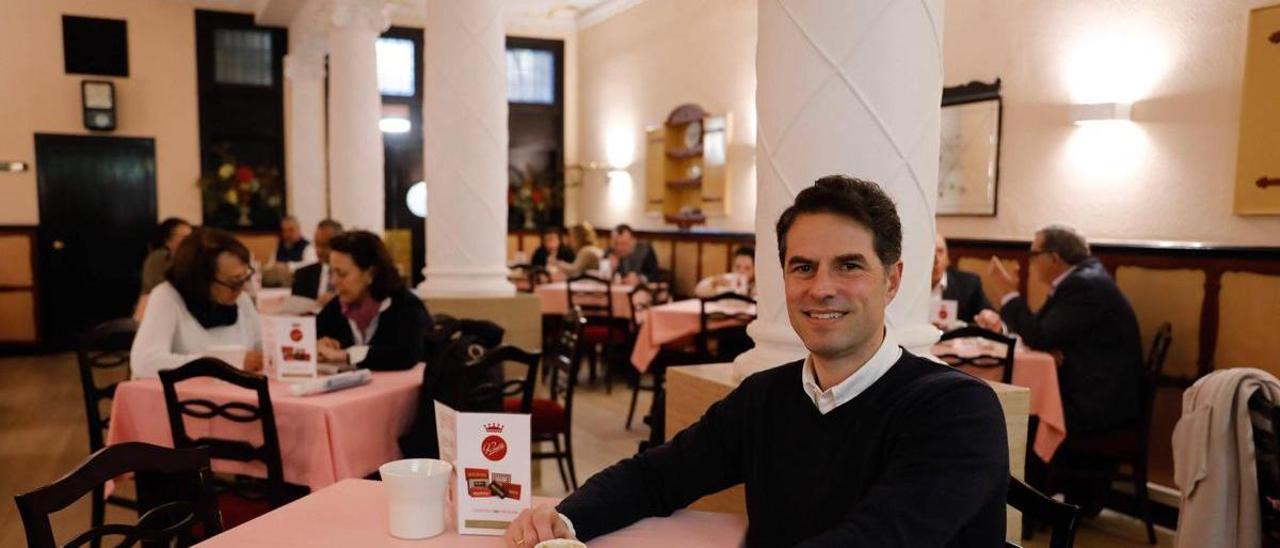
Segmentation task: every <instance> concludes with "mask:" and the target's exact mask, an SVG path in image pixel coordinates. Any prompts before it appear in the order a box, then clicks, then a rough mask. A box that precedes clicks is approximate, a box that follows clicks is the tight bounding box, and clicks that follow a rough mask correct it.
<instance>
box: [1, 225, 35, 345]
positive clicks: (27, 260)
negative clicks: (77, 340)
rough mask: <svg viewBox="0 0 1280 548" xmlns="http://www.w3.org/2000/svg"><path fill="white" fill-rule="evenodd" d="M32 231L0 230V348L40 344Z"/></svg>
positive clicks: (29, 228) (27, 229)
mask: <svg viewBox="0 0 1280 548" xmlns="http://www.w3.org/2000/svg"><path fill="white" fill-rule="evenodd" d="M36 242H37V239H36V227H34V226H0V347H4V348H26V347H36V346H38V345H39V344H40V321H39V320H40V302H39V295H40V289H39V285H40V282H39V280H40V277H39V275H38V271H37V267H36V245H38V244H37V243H36Z"/></svg>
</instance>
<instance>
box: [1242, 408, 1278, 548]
mask: <svg viewBox="0 0 1280 548" xmlns="http://www.w3.org/2000/svg"><path fill="white" fill-rule="evenodd" d="M1248 405H1249V422H1250V424H1251V427H1252V429H1253V446H1254V455H1255V463H1256V468H1257V471H1258V504H1259V506H1260V510H1261V513H1260V514H1259V515H1260V516H1261V517H1262V548H1275V547H1277V546H1280V402H1275V403H1273V402H1271V401H1269V400H1268V399H1267V396H1266V392H1265V391H1263V390H1259V391H1257V392H1254V393H1253V396H1250V397H1249V402H1248Z"/></svg>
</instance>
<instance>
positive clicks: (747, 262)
mask: <svg viewBox="0 0 1280 548" xmlns="http://www.w3.org/2000/svg"><path fill="white" fill-rule="evenodd" d="M742 289H745V290H746V293H743V294H744V295H747V296H749V297H752V298H755V296H756V248H754V247H752V246H749V245H744V246H742V247H739V248H738V249H736V250H734V252H733V267H732V268H731V269H730V270H729V272H725V273H723V274H716V275H714V276H707V277H706V278H703V279H702V281H700V282H698V286H697V287H695V288H693V294H694V295H697V296H699V297H714V296H716V295H719V294H721V293H726V292H730V291H734V292H741V290H742Z"/></svg>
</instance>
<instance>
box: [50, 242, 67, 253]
mask: <svg viewBox="0 0 1280 548" xmlns="http://www.w3.org/2000/svg"><path fill="white" fill-rule="evenodd" d="M65 247H67V244H65V243H63V241H62V240H54V241H53V249H54V251H62V249H63V248H65Z"/></svg>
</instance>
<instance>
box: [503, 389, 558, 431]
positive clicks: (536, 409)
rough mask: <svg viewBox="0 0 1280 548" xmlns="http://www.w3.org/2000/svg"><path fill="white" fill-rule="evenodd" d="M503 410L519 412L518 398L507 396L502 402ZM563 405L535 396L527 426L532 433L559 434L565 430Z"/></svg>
mask: <svg viewBox="0 0 1280 548" xmlns="http://www.w3.org/2000/svg"><path fill="white" fill-rule="evenodd" d="M502 407H503V410H505V411H506V412H508V413H519V412H520V398H507V399H506V401H504V402H502ZM564 417H565V415H564V407H563V406H561V405H560V404H559V403H557V402H554V401H551V400H548V399H543V398H537V399H534V400H533V416H532V417H531V418H530V419H529V428H530V429H531V430H532V431H533V432H532V433H533V435H534V436H537V435H539V434H559V433H562V432H564V431H565V430H566V425H565V421H564Z"/></svg>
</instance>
